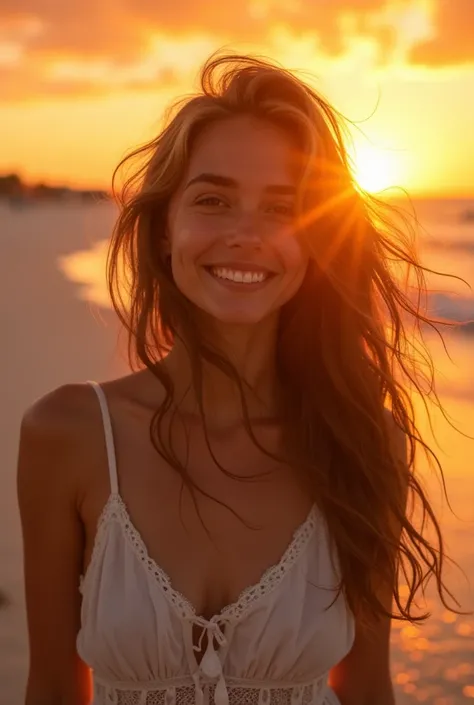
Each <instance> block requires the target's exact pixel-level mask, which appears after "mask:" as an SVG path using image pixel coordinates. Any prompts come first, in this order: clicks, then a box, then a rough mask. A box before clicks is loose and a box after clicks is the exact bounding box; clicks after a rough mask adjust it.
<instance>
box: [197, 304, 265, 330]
mask: <svg viewBox="0 0 474 705" xmlns="http://www.w3.org/2000/svg"><path fill="white" fill-rule="evenodd" d="M205 313H206V314H207V316H206V318H208V319H210V320H211V321H213V322H214V323H215V324H216V325H220V326H258V325H261V324H262V323H264V322H266V321H268V320H269V319H271V318H274V317H276V316H278V311H275V310H268V311H259V310H256V309H255V307H254V308H253V309H252V307H251V306H249V307H247V306H246V307H245V309H244V308H238V309H235V308H227V307H225V308H213V309H206V310H205Z"/></svg>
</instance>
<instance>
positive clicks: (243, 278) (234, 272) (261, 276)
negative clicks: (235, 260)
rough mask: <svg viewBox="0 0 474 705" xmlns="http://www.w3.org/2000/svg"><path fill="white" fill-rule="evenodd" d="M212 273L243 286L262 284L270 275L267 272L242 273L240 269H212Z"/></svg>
mask: <svg viewBox="0 0 474 705" xmlns="http://www.w3.org/2000/svg"><path fill="white" fill-rule="evenodd" d="M211 272H212V274H213V275H214V276H215V277H218V278H219V279H229V280H230V281H234V282H238V283H243V284H255V283H261V282H263V281H265V279H267V278H268V274H266V273H265V272H242V271H240V270H238V269H226V268H225V267H212V268H211Z"/></svg>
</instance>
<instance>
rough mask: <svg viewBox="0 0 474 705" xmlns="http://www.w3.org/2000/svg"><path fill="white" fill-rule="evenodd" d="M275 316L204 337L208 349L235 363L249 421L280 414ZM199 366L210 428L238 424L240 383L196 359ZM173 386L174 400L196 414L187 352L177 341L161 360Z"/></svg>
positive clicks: (185, 411)
mask: <svg viewBox="0 0 474 705" xmlns="http://www.w3.org/2000/svg"><path fill="white" fill-rule="evenodd" d="M277 326H278V322H277V320H276V319H273V320H268V321H263V322H262V323H261V324H259V325H258V326H252V327H250V326H249V327H245V328H244V327H243V326H232V327H231V326H226V327H220V326H219V328H218V330H216V331H214V334H213V335H212V336H208V340H209V347H211V348H212V350H213V351H215V352H217V353H218V354H220V355H222V357H223V358H224V359H225V360H226V361H228V362H230V364H231V365H232V366H233V367H234V369H235V371H236V373H237V374H238V376H239V379H240V380H241V382H242V391H243V394H244V397H245V400H246V403H247V410H248V415H249V418H250V419H251V420H255V421H257V420H261V421H262V420H264V419H270V418H275V417H277V416H278V410H279V403H278V399H279V393H280V390H279V383H278V376H277V369H276V342H277ZM200 362H201V365H202V382H203V383H202V404H203V408H204V413H205V416H206V423H207V425H208V427H209V428H216V429H223V428H229V427H233V426H236V425H240V424H241V423H242V419H243V409H242V399H241V393H240V391H239V386H238V384H237V383H236V382H235V381H234V380H233V379H231V378H230V377H229V376H228V375H227V374H226V373H225V372H223V371H222V370H221V369H220V368H219V367H217V366H216V365H213V364H211V363H209V362H208V361H207V360H203V359H202V358H201V360H200ZM163 365H164V367H165V368H166V371H167V372H168V374H169V375H170V377H171V379H172V381H173V384H174V388H175V402H176V404H177V405H178V407H179V409H180V411H181V412H182V413H183V414H185V415H188V414H189V415H198V414H200V411H199V400H198V393H197V390H196V388H195V385H194V381H193V378H192V367H191V361H190V358H189V354H188V351H187V350H186V348H185V346H184V345H183V343H182V342H181V341H179V340H178V341H177V342H176V343H175V345H174V347H173V349H172V351H171V352H170V353H169V355H168V356H167V357H166V358H165V360H164V361H163Z"/></svg>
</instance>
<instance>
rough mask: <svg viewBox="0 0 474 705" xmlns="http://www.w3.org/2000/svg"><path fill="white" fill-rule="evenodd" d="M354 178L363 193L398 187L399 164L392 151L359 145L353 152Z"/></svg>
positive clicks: (370, 145)
mask: <svg viewBox="0 0 474 705" xmlns="http://www.w3.org/2000/svg"><path fill="white" fill-rule="evenodd" d="M353 163H354V169H353V172H354V177H355V180H356V181H357V183H358V184H359V186H360V187H361V188H363V189H364V190H365V191H369V192H370V193H378V192H379V191H383V190H385V189H387V188H390V187H392V186H400V181H399V167H400V165H399V163H398V161H397V156H396V154H395V153H394V152H393V151H390V150H387V149H380V148H377V147H375V146H374V145H372V144H366V143H364V144H359V145H357V146H356V147H355V148H354V150H353Z"/></svg>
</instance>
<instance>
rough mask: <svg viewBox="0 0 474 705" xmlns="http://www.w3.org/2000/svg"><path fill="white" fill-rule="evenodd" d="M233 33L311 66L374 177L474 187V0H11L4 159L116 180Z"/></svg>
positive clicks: (4, 23) (372, 185)
mask: <svg viewBox="0 0 474 705" xmlns="http://www.w3.org/2000/svg"><path fill="white" fill-rule="evenodd" d="M224 47H225V48H228V49H231V50H234V51H238V52H243V51H251V52H256V53H260V54H264V55H266V56H269V57H271V58H273V59H275V60H277V61H279V62H281V63H283V64H284V65H285V66H286V67H287V68H290V69H300V70H304V71H305V72H310V73H311V74H312V75H313V76H314V80H315V86H316V88H318V89H319V90H320V91H321V92H322V93H323V94H325V95H326V96H327V97H328V98H329V99H331V100H332V101H333V102H334V104H335V105H336V107H337V108H339V109H340V110H341V111H342V112H343V113H344V114H345V115H346V116H347V117H348V118H350V119H351V120H353V121H355V122H357V124H358V125H359V127H360V128H361V130H362V131H363V133H364V135H365V136H364V135H361V134H360V133H359V132H358V131H357V130H355V131H354V138H355V150H356V169H357V175H358V177H359V179H360V181H361V183H362V185H364V186H366V187H367V188H369V189H370V190H377V189H380V188H384V187H386V186H391V185H401V186H403V187H406V188H408V190H409V191H410V192H411V193H413V194H414V195H417V194H419V193H427V194H447V195H474V129H473V125H474V0H240V2H238V3H228V4H227V3H225V2H223V0H175V1H174V2H173V1H172V0H154V1H153V2H152V1H151V0H67V1H66V0H2V2H1V4H0V86H1V88H0V96H1V101H0V129H1V137H0V147H1V148H0V173H5V172H11V171H15V172H19V173H20V175H21V176H22V177H23V178H24V180H25V181H39V180H47V181H49V182H54V183H62V184H68V185H72V186H83V187H104V188H107V187H109V186H110V179H111V175H112V171H113V168H114V167H115V165H116V164H117V163H118V161H119V160H120V158H121V157H122V156H123V155H124V154H125V153H126V152H127V151H128V150H129V149H130V148H132V147H133V146H136V145H137V144H139V143H142V142H143V141H145V140H146V139H148V138H150V137H152V136H153V135H154V134H155V133H156V131H157V129H158V126H159V123H160V118H161V116H162V111H163V109H164V108H165V107H166V106H167V104H168V103H169V102H170V100H172V99H174V98H176V97H179V96H180V95H182V94H184V93H189V91H191V90H193V89H194V88H195V87H196V85H197V84H196V77H197V74H198V68H199V66H200V64H201V63H202V62H203V61H204V60H205V59H206V58H207V57H208V55H209V54H210V53H211V52H213V51H215V50H218V49H221V48H224Z"/></svg>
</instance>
